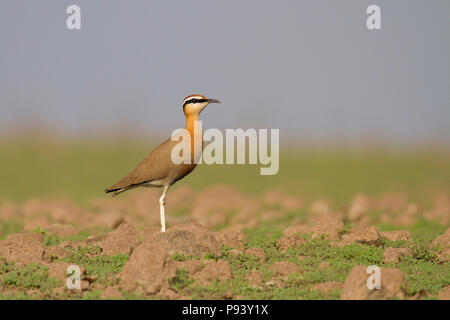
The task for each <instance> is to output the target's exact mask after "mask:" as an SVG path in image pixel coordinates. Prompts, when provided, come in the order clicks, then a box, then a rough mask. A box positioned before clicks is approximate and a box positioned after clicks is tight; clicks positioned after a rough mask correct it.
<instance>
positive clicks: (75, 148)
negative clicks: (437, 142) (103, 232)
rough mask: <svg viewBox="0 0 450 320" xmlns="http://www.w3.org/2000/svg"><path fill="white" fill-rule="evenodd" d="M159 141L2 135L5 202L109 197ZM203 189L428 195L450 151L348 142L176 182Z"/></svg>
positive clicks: (444, 176) (206, 170)
mask: <svg viewBox="0 0 450 320" xmlns="http://www.w3.org/2000/svg"><path fill="white" fill-rule="evenodd" d="M154 146H155V144H153V143H142V142H130V141H70V140H67V141H45V142H44V141H40V140H38V141H30V140H17V139H16V140H9V141H6V140H3V141H0V150H1V166H0V201H14V202H23V201H25V200H27V199H29V198H30V197H35V196H65V197H69V198H71V199H73V200H74V201H75V202H77V203H79V204H83V203H85V202H86V201H87V200H88V199H90V198H92V197H102V196H105V197H106V195H104V193H103V190H104V188H105V187H108V186H110V185H111V184H113V183H115V182H116V181H117V180H118V179H119V178H121V177H122V176H123V175H125V174H127V173H128V172H129V171H130V170H131V169H132V168H134V166H135V165H136V164H137V163H138V162H139V161H140V160H142V159H143V158H144V157H145V156H146V155H147V153H148V152H149V151H150V150H151V149H152V148H153V147H154ZM180 184H188V185H191V186H192V187H193V188H194V189H203V188H205V187H208V186H210V185H214V184H229V185H232V186H235V187H237V188H238V189H239V190H241V191H243V192H245V193H247V194H260V193H262V192H263V191H265V190H268V189H274V188H280V189H282V190H285V191H286V192H287V193H290V194H294V195H299V196H303V197H306V198H308V197H314V198H317V197H326V198H327V199H329V200H331V201H332V203H333V204H337V205H339V204H342V203H345V202H348V201H349V200H350V199H351V197H352V196H353V195H354V194H355V193H357V192H365V193H367V194H369V195H379V194H380V193H383V192H387V191H396V192H404V193H405V194H406V195H408V196H411V197H412V198H414V199H415V201H419V202H421V201H427V199H428V198H429V196H430V195H433V194H435V193H436V192H448V191H449V190H450V154H449V153H448V152H444V151H438V150H431V151H430V150H424V151H414V152H413V151H403V152H399V151H393V150H382V149H366V150H354V149H344V148H334V149H333V148H305V147H304V148H298V149H297V150H293V149H292V148H291V149H289V151H288V150H286V149H284V150H282V152H281V156H280V169H279V172H278V174H277V175H274V176H261V175H260V174H259V165H200V166H199V167H198V168H197V169H196V170H195V171H194V172H193V173H192V174H190V175H189V176H187V177H186V178H185V179H183V180H182V181H180V182H178V183H177V185H180Z"/></svg>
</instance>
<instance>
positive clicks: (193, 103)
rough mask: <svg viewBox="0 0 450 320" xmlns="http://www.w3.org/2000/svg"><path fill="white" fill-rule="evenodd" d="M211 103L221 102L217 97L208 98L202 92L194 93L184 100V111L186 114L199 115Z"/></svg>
mask: <svg viewBox="0 0 450 320" xmlns="http://www.w3.org/2000/svg"><path fill="white" fill-rule="evenodd" d="M210 103H220V101H219V100H217V99H208V98H207V97H205V96H202V95H201V94H192V95H190V96H187V97H186V98H184V100H183V112H184V114H185V115H186V116H192V115H199V114H200V112H202V110H203V109H205V107H206V106H207V105H208V104H210Z"/></svg>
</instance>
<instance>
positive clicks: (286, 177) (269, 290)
mask: <svg viewBox="0 0 450 320" xmlns="http://www.w3.org/2000/svg"><path fill="white" fill-rule="evenodd" d="M153 146H154V144H151V143H150V144H148V145H147V144H143V143H137V142H136V143H130V142H124V141H119V142H97V141H91V142H87V141H83V142H77V141H65V142H58V141H46V142H43V141H25V140H23V141H19V140H16V141H0V148H1V150H2V166H0V177H1V179H0V195H1V196H0V203H1V202H10V201H12V202H18V203H22V202H24V201H27V200H28V199H30V198H32V197H41V196H51V197H59V196H63V197H68V198H70V199H72V200H74V201H75V202H76V203H78V204H81V205H85V204H87V202H88V201H89V200H91V199H92V198H94V197H106V195H104V194H103V189H104V188H105V187H107V186H109V185H111V184H113V183H114V182H116V180H117V179H119V178H121V177H122V176H123V175H125V174H126V173H128V172H129V171H130V169H132V168H133V167H134V165H135V164H136V163H138V162H139V161H140V160H141V159H142V158H143V157H144V156H145V155H146V154H147V153H148V151H149V150H150V149H151V148H152V147H153ZM180 184H185V185H190V186H192V187H193V188H194V189H195V190H199V189H203V188H206V187H208V186H211V185H215V184H228V185H231V186H234V187H236V188H238V189H239V190H241V191H243V192H245V193H247V194H253V195H261V194H262V193H263V192H264V191H267V190H270V189H276V188H279V189H282V190H285V191H286V192H287V193H289V194H293V195H298V196H300V197H302V198H304V199H306V200H311V199H319V198H326V199H328V200H330V202H331V204H332V206H333V207H334V208H342V206H343V205H346V204H348V203H349V201H350V200H351V199H352V197H353V196H354V195H355V194H356V193H359V192H363V193H367V194H369V195H372V196H377V195H380V194H382V193H384V192H388V191H398V192H402V193H405V194H406V195H407V196H408V198H409V199H412V200H413V201H414V202H416V203H418V204H419V205H420V206H421V207H424V208H427V207H429V205H430V202H429V201H430V199H431V196H434V195H436V194H437V193H449V192H450V154H449V153H448V152H444V151H438V150H424V151H404V152H395V151H393V150H380V149H378V150H377V149H370V150H350V149H332V148H328V149H318V148H315V149H314V148H303V149H299V150H296V151H289V152H288V151H287V150H284V151H283V152H282V154H281V158H280V171H279V173H278V174H277V175H275V176H260V175H259V167H258V166H248V165H235V166H230V165H216V166H206V165H202V166H200V167H199V168H197V169H196V171H195V172H194V173H193V174H191V175H189V176H187V177H186V178H185V179H183V181H182V182H180ZM175 187H176V186H175ZM274 209H276V208H274ZM188 213H189V212H187V211H186V210H183V209H180V210H179V211H177V212H173V214H174V215H176V216H184V215H187V214H188ZM382 213H383V212H371V213H370V214H371V215H380V214H382ZM306 216H307V212H306V209H302V210H300V211H286V212H285V215H284V217H283V218H281V219H279V220H278V221H276V223H274V222H273V221H270V222H262V223H261V225H260V226H259V227H258V228H253V229H248V230H245V234H246V236H247V240H246V241H245V244H244V247H245V248H261V249H262V250H263V251H264V253H265V254H266V259H264V260H260V259H258V258H256V257H254V256H251V255H249V254H246V253H245V252H242V253H239V254H231V253H230V250H231V249H232V248H224V255H223V256H222V257H221V258H222V259H225V260H226V261H227V262H228V263H229V265H230V267H231V270H232V273H233V279H232V280H229V281H213V282H212V283H211V284H210V285H199V284H198V283H196V282H195V281H193V280H192V279H190V278H189V277H188V275H187V271H186V270H183V269H179V270H178V271H177V275H176V277H175V278H173V279H170V285H171V288H172V289H174V290H176V291H177V292H181V293H182V294H183V295H186V296H188V297H191V298H194V299H202V298H208V299H214V298H217V299H223V298H224V297H226V296H229V295H230V293H231V294H232V296H233V297H238V296H240V297H243V298H247V299H325V298H328V299H337V298H339V296H340V291H339V290H333V291H331V292H329V293H328V294H325V293H323V292H320V291H317V290H314V289H313V287H314V286H315V285H316V284H319V283H323V282H329V281H335V282H340V283H342V282H343V281H344V280H345V278H346V277H347V275H348V273H349V272H350V270H351V269H352V267H353V266H354V265H372V264H376V265H380V266H384V267H395V268H399V269H400V270H402V271H403V272H404V274H405V277H406V279H407V282H408V287H407V288H406V292H407V294H408V296H409V297H411V296H414V295H415V294H418V293H420V292H422V291H426V292H428V294H429V296H428V297H427V298H431V299H435V298H436V297H437V294H438V292H439V290H440V289H441V288H443V287H445V286H448V285H450V269H449V268H450V266H449V263H438V262H437V261H436V260H435V255H434V252H435V250H438V249H436V248H429V246H428V245H429V244H430V243H431V241H432V240H433V239H435V238H436V236H438V235H440V234H442V233H443V232H444V231H445V230H446V229H447V228H448V226H445V225H441V224H439V223H437V222H431V221H428V220H425V219H423V220H419V221H417V222H416V223H415V224H414V225H412V226H410V227H405V228H404V229H407V230H410V231H411V233H412V236H413V239H414V243H412V244H410V243H407V242H402V241H398V242H392V241H388V240H383V243H382V245H381V246H380V247H373V246H368V245H356V244H355V245H349V246H345V247H333V246H330V243H329V242H328V241H327V240H324V239H322V238H316V239H307V242H306V243H305V244H302V245H299V246H298V247H296V248H289V249H288V250H287V251H285V252H281V251H280V250H278V242H277V240H278V239H279V238H280V237H281V236H282V230H283V229H284V228H285V227H287V226H289V225H290V224H291V223H292V221H294V219H303V218H305V217H306ZM227 225H228V224H225V225H223V226H221V227H226V226H227ZM377 226H378V228H379V229H380V230H381V231H389V230H398V227H397V226H394V225H390V224H385V223H380V224H378V225H377ZM23 228H24V226H23V221H21V220H20V218H17V219H16V218H13V219H7V220H3V221H0V240H1V239H5V237H6V236H7V235H8V234H11V233H17V232H21V231H22V230H23ZM347 229H348V225H347ZM36 232H42V233H43V234H44V245H46V246H52V245H58V244H60V243H61V242H62V241H73V242H79V241H82V240H84V239H86V238H87V237H88V236H90V235H91V234H90V233H89V232H83V233H80V234H78V235H75V236H71V237H61V236H58V235H51V234H47V233H46V232H45V231H40V230H36ZM388 246H390V247H408V248H410V249H411V251H412V253H413V254H412V256H411V257H407V258H405V259H402V260H401V262H399V263H396V264H387V265H383V251H384V249H385V248H386V247H388ZM299 256H304V258H303V259H302V260H299V259H298V257H299ZM203 258H206V259H213V260H217V259H218V258H219V257H218V256H215V255H206V256H205V257H203ZM128 259H129V256H128V255H116V256H105V255H102V254H100V252H99V249H98V247H95V246H80V247H77V248H74V249H70V254H69V256H67V257H66V258H64V259H61V260H59V261H64V262H70V263H74V264H77V265H79V266H81V267H83V268H85V270H86V274H87V275H88V276H91V277H94V278H95V279H96V280H95V283H97V284H99V285H101V286H107V285H111V284H114V283H116V278H115V276H116V275H117V274H118V273H119V272H120V271H121V270H122V269H123V267H124V265H125V263H126V262H127V261H128ZM172 259H173V260H174V261H185V260H189V259H200V257H190V256H188V257H186V256H184V255H173V256H172ZM279 261H290V262H292V263H295V264H296V265H298V267H299V268H300V270H301V272H298V273H294V274H292V275H291V276H289V277H288V278H287V279H284V280H283V281H284V285H283V287H282V288H278V287H277V286H276V285H273V286H265V287H264V288H255V287H252V286H250V284H249V283H248V281H247V280H246V277H247V275H248V274H249V273H250V271H251V270H252V269H256V270H259V271H260V272H262V274H263V280H264V281H265V282H267V281H269V280H271V279H272V278H273V277H274V276H275V274H274V272H273V271H272V270H271V269H270V266H271V265H272V264H273V263H275V262H279ZM322 262H327V263H328V264H329V267H327V268H322V269H321V268H319V265H320V264H321V263H322ZM55 280H56V279H51V278H48V268H47V267H46V266H42V265H37V264H31V265H26V266H17V265H15V264H12V263H9V262H6V261H4V260H0V289H1V290H2V291H0V298H2V299H34V298H38V297H36V295H35V294H34V293H33V292H32V290H39V291H41V292H43V293H44V295H48V296H51V291H52V290H53V288H55V286H57V282H55ZM13 288H15V289H17V290H16V291H14V290H12V291H11V292H8V290H9V289H13ZM5 289H8V290H6V291H5ZM30 290H31V291H30ZM101 295H102V289H98V288H94V289H93V290H90V291H88V292H87V293H85V294H84V295H82V296H81V295H78V296H77V295H73V296H71V295H67V296H64V297H65V298H84V299H100V298H101ZM123 295H124V296H125V298H126V299H141V298H143V297H142V296H141V295H139V294H137V293H132V292H123Z"/></svg>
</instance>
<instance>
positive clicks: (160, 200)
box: [159, 186, 169, 232]
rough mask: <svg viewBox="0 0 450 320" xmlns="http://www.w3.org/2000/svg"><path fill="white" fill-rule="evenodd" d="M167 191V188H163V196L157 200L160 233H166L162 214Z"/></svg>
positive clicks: (164, 218)
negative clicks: (159, 214)
mask: <svg viewBox="0 0 450 320" xmlns="http://www.w3.org/2000/svg"><path fill="white" fill-rule="evenodd" d="M167 189H169V187H168V186H164V191H163V194H162V196H161V198H159V210H160V213H161V232H166V217H165V214H164V205H165V204H166V192H167Z"/></svg>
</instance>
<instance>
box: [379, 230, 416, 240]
mask: <svg viewBox="0 0 450 320" xmlns="http://www.w3.org/2000/svg"><path fill="white" fill-rule="evenodd" d="M380 236H381V237H382V238H386V239H388V240H390V241H407V242H411V241H412V240H413V239H412V236H411V232H409V231H407V230H398V231H385V232H380Z"/></svg>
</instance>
